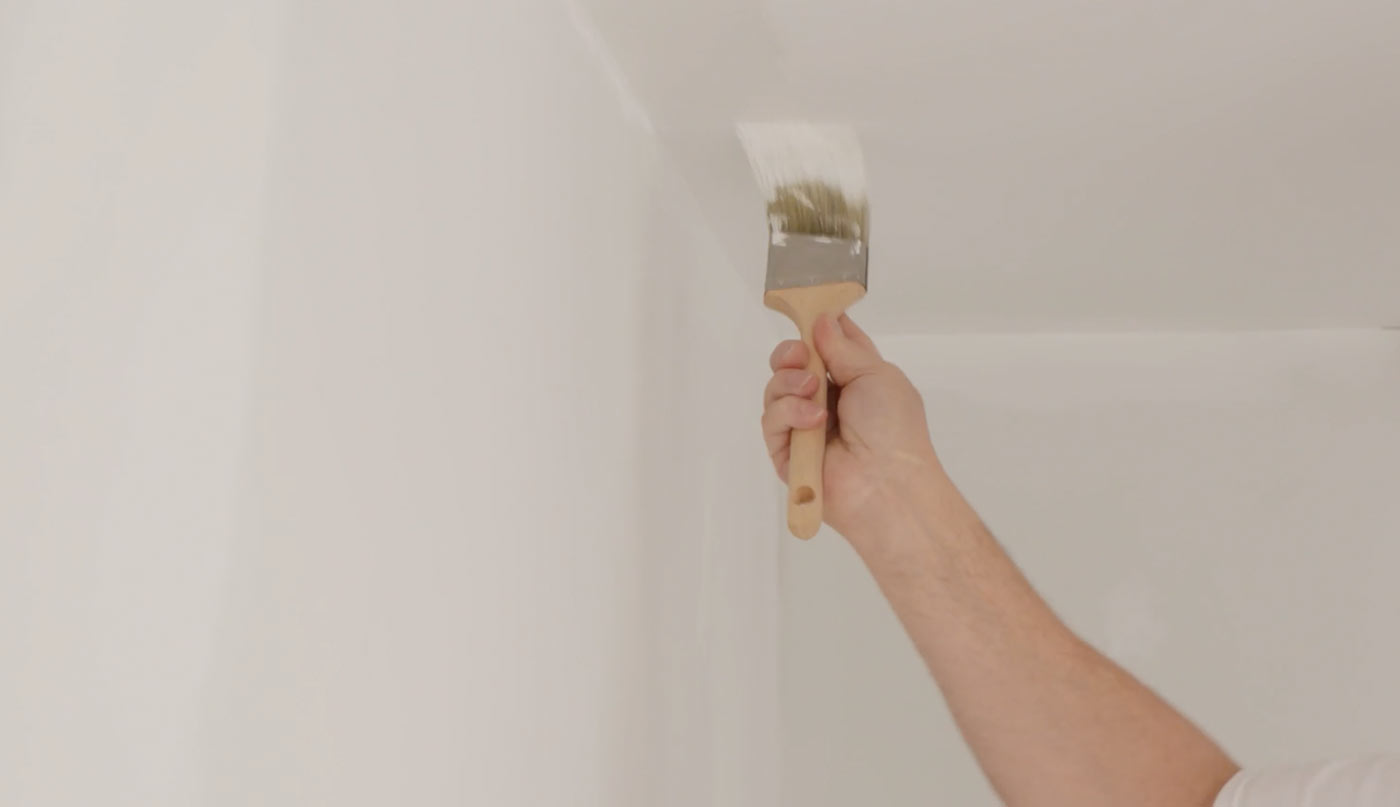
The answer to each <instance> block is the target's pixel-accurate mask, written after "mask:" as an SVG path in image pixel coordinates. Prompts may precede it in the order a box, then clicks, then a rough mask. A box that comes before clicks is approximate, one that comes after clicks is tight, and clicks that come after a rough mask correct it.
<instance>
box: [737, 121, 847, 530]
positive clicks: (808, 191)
mask: <svg viewBox="0 0 1400 807" xmlns="http://www.w3.org/2000/svg"><path fill="white" fill-rule="evenodd" d="M738 132H739V140H740V141H741V142H742V143H743V145H744V150H745V152H747V153H748V157H749V164H750V165H751V166H753V173H754V177H755V179H757V180H758V185H759V187H760V189H762V190H763V191H764V193H765V194H766V195H767V199H768V235H769V238H768V279H767V282H766V283H765V284H764V288H765V290H764V295H763V302H764V304H765V305H767V306H768V307H769V308H772V309H773V310H775V311H778V312H780V313H782V314H784V315H786V316H787V317H788V318H789V319H791V320H792V321H793V324H795V325H796V326H797V330H798V333H800V334H801V336H802V341H803V342H805V343H807V354H808V356H809V359H808V362H807V370H808V371H810V372H811V373H812V374H814V375H815V376H816V377H817V380H818V389H817V394H816V396H815V397H814V398H813V400H814V401H815V402H816V403H817V404H818V405H819V406H821V407H823V408H825V407H826V405H827V376H826V365H825V364H823V363H822V359H821V356H819V355H818V354H817V349H816V345H815V344H814V343H813V340H812V328H813V326H814V325H815V324H816V321H817V318H818V317H820V316H821V315H823V314H830V315H832V316H840V315H841V314H842V313H844V312H845V311H846V308H847V307H849V306H850V305H851V304H852V303H854V302H855V301H857V300H859V299H860V298H861V297H863V296H865V288H866V268H867V259H868V255H869V250H868V245H869V233H870V206H869V202H868V201H867V200H866V190H865V189H866V183H865V161H864V159H863V157H862V155H861V149H860V142H859V140H858V139H857V138H856V135H855V132H854V131H853V130H851V129H850V128H848V127H844V126H822V125H815V124H808V123H800V122H792V123H789V122H783V123H744V124H740V125H739V127H738ZM790 452H791V459H790V461H789V464H788V503H787V521H788V529H789V530H791V531H792V534H793V535H796V536H797V537H798V538H811V537H812V536H813V535H816V534H817V530H818V529H819V528H820V527H821V524H822V466H823V462H824V460H825V458H826V428H825V427H820V428H816V429H795V430H793V433H792V446H791V449H790Z"/></svg>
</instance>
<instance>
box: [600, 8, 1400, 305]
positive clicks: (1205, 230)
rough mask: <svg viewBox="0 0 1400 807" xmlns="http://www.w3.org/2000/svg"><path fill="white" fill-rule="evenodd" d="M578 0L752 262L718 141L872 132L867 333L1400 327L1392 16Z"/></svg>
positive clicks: (735, 156) (744, 197)
mask: <svg viewBox="0 0 1400 807" xmlns="http://www.w3.org/2000/svg"><path fill="white" fill-rule="evenodd" d="M587 2H588V3H589V5H590V6H592V7H594V8H595V9H596V12H597V14H598V18H599V21H600V26H601V27H602V29H603V31H604V33H605V34H606V35H607V39H608V42H609V43H610V44H611V46H612V47H613V49H614V50H615V52H616V54H617V59H618V61H619V63H620V64H622V65H623V67H624V68H626V70H627V72H628V73H629V75H630V76H631V77H632V80H633V82H634V85H635V86H636V87H637V90H638V92H639V94H640V95H641V97H642V98H643V99H644V101H645V102H646V104H647V106H648V108H650V109H651V110H652V114H653V117H654V118H655V120H656V125H657V129H658V131H659V132H660V133H661V135H662V137H663V139H664V140H665V142H666V144H667V149H668V152H669V153H670V154H671V155H672V156H673V158H674V159H675V160H676V161H677V164H678V165H679V166H680V167H681V170H682V171H684V172H685V173H686V175H687V178H688V180H689V182H690V183H691V185H692V186H693V187H694V188H695V189H696V192H697V193H698V194H699V195H700V197H701V198H702V199H703V200H704V202H705V209H706V211H707V215H708V217H709V218H710V219H711V221H712V223H713V224H714V226H715V227H716V228H717V230H718V231H719V232H720V233H721V234H722V236H723V237H724V239H725V240H726V242H727V243H728V244H729V246H730V252H731V254H733V255H735V256H736V258H737V259H738V260H740V262H741V265H742V263H743V262H746V261H751V260H753V259H752V258H751V257H749V256H750V255H751V254H752V252H751V247H750V246H749V245H750V244H751V243H753V242H754V238H755V234H754V232H753V228H754V226H755V225H753V224H752V223H751V219H752V218H753V217H752V214H751V212H750V211H752V209H753V208H754V205H756V204H758V202H757V201H756V200H755V199H754V198H753V196H754V194H753V193H752V189H751V187H750V183H749V181H748V177H747V175H746V172H745V169H744V164H743V158H742V155H740V154H739V153H738V151H737V148H734V147H733V146H732V144H731V143H729V142H728V141H729V140H730V139H731V138H730V136H729V133H728V126H729V124H730V123H731V122H732V121H734V120H735V119H747V118H754V119H765V118H773V117H784V116H803V117H812V118H816V119H820V120H833V121H838V122H854V123H857V124H859V125H860V127H861V130H862V134H863V136H864V139H865V141H866V145H867V150H868V155H867V158H868V164H869V169H870V180H871V205H872V222H871V224H872V244H871V250H872V252H871V284H870V288H871V296H870V299H869V301H868V302H867V303H865V304H864V305H863V307H864V309H865V311H866V312H867V320H868V321H869V323H870V325H871V326H872V327H873V328H875V329H876V330H879V331H883V332H925V331H938V332H952V331H1064V330H1073V331H1079V330H1178V329H1193V330H1221V329H1224V330H1238V329H1253V328H1313V327H1364V326H1377V325H1380V326H1390V325H1397V324H1400V271H1397V267H1400V243H1397V241H1396V239H1395V238H1394V237H1393V233H1394V232H1395V231H1396V229H1397V226H1400V160H1396V159H1395V155H1394V148H1393V145H1392V144H1394V143H1395V142H1397V141H1400V106H1397V105H1396V104H1394V103H1392V96H1393V94H1394V93H1393V90H1392V86H1391V85H1392V80H1391V78H1392V77H1393V76H1395V75H1396V74H1397V73H1400V50H1397V49H1396V48H1395V47H1394V37H1393V32H1394V31H1395V30H1397V28H1400V7H1397V6H1396V5H1395V4H1394V3H1387V2H1379V1H1372V2H1359V3H1348V4H1345V6H1344V7H1341V8H1339V7H1338V6H1337V5H1336V4H1335V3H1327V2H1324V0H1307V2H1295V3H1290V4H1289V5H1288V7H1287V8H1273V7H1270V8H1268V9H1264V8H1262V7H1261V6H1260V5H1259V4H1258V3H1255V2H1251V1H1250V0H1227V2H1220V3H1212V4H1210V5H1209V6H1200V7H1195V8H1184V7H1180V6H1179V5H1175V4H1173V5H1160V4H1158V5H1152V4H1141V3H1138V4H1130V5H1126V6H1122V7H1113V8H1105V7H1104V6H1103V5H1102V4H1100V3H1092V2H1084V0H1054V2H1044V3H1034V4H1025V3H1022V4H1014V5H1012V6H1006V5H1003V4H987V3H965V2H964V3H957V2H946V0H945V1H943V2H925V1H924V0H872V2H863V3H860V4H852V3H849V2H845V0H764V1H763V2H754V0H712V2H707V3H634V2H630V0H587ZM717 54H723V58H717ZM760 229H761V228H760ZM760 282H761V280H758V279H755V280H754V283H755V284H758V283H760Z"/></svg>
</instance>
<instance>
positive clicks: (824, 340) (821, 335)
mask: <svg viewBox="0 0 1400 807" xmlns="http://www.w3.org/2000/svg"><path fill="white" fill-rule="evenodd" d="M814 336H815V337H816V342H817V352H818V353H820V354H821V357H822V360H823V361H825V362H826V369H827V371H828V372H830V373H831V378H832V380H833V381H835V382H836V383H837V384H849V383H851V382H852V381H855V380H856V379H857V378H860V377H861V376H863V375H869V374H870V373H873V372H875V371H876V370H878V369H879V368H880V366H881V365H882V364H883V363H884V361H883V360H882V359H881V358H880V353H879V352H878V351H876V350H875V346H874V344H873V343H871V342H870V341H869V338H868V337H867V339H866V340H865V341H864V342H862V341H859V340H856V339H853V338H851V337H849V336H847V335H846V331H845V329H844V327H843V326H841V325H839V324H838V323H837V322H836V320H835V319H834V318H832V317H830V316H822V317H820V318H819V319H818V320H817V326H816V329H815V333H814Z"/></svg>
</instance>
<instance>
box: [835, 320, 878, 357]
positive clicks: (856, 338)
mask: <svg viewBox="0 0 1400 807" xmlns="http://www.w3.org/2000/svg"><path fill="white" fill-rule="evenodd" d="M838 322H839V323H840V324H841V330H842V332H844V333H845V334H846V338H847V339H850V340H851V341H853V342H856V343H858V344H860V345H861V346H862V347H864V348H865V349H867V350H869V351H870V352H871V353H874V354H875V355H876V356H878V355H880V349H879V348H877V347H875V340H873V339H871V338H870V336H869V335H867V334H866V333H865V331H863V330H861V327H860V326H859V325H857V324H856V321H855V320H853V319H851V317H850V315H848V314H842V315H841V319H840V320H838Z"/></svg>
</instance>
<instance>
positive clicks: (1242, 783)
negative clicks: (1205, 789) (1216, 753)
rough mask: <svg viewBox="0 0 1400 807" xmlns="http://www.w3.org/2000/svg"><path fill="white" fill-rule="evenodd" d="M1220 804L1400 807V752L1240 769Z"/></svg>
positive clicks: (1217, 804)
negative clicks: (1395, 754) (1279, 766)
mask: <svg viewBox="0 0 1400 807" xmlns="http://www.w3.org/2000/svg"><path fill="white" fill-rule="evenodd" d="M1215 807H1400V756H1372V757H1358V758H1356V759H1342V760H1335V761H1332V762H1315V763H1312V764H1308V765H1291V766H1288V767H1282V768H1269V769H1264V770H1257V771H1240V772H1239V773H1237V774H1235V777H1234V778H1233V779H1231V780H1230V781H1229V783H1227V784H1226V785H1225V788H1224V789H1223V790H1221V791H1220V795H1219V796H1218V797H1216V799H1215Z"/></svg>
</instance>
